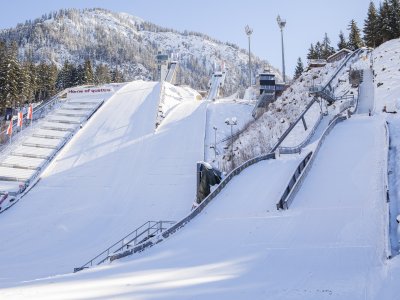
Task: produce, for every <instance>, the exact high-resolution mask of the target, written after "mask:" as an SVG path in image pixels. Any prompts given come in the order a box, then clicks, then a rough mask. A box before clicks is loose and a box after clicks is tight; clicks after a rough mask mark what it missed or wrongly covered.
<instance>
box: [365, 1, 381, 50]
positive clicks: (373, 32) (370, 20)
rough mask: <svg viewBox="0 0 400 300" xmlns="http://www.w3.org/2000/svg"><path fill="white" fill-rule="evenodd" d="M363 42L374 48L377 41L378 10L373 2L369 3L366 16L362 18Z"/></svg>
mask: <svg viewBox="0 0 400 300" xmlns="http://www.w3.org/2000/svg"><path fill="white" fill-rule="evenodd" d="M363 31H364V42H365V44H366V45H367V46H368V47H372V48H375V47H376V46H378V43H379V27H378V12H377V11H376V8H375V4H374V2H372V1H371V2H370V3H369V8H368V14H367V18H366V19H365V20H364V30H363Z"/></svg>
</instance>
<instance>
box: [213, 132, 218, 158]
mask: <svg viewBox="0 0 400 300" xmlns="http://www.w3.org/2000/svg"><path fill="white" fill-rule="evenodd" d="M213 129H214V159H216V158H217V129H218V128H217V127H216V126H213Z"/></svg>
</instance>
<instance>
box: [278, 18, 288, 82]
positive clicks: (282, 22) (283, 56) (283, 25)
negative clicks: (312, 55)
mask: <svg viewBox="0 0 400 300" xmlns="http://www.w3.org/2000/svg"><path fill="white" fill-rule="evenodd" d="M276 21H277V23H278V26H279V28H280V30H281V43H282V76H283V82H284V83H285V82H286V74H285V50H284V46H283V29H284V28H285V26H286V20H283V19H281V17H280V16H279V15H278V17H277V18H276Z"/></svg>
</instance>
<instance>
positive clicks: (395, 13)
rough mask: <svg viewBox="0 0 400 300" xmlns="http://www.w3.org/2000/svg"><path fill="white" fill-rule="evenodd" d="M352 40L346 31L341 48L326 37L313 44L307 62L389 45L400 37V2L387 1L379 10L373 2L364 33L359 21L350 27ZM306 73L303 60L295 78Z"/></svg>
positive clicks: (340, 41) (351, 23)
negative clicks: (388, 43) (340, 52)
mask: <svg viewBox="0 0 400 300" xmlns="http://www.w3.org/2000/svg"><path fill="white" fill-rule="evenodd" d="M347 30H348V37H347V38H346V37H345V35H344V33H343V31H342V30H341V31H340V33H339V40H338V43H337V48H336V49H335V47H333V46H332V45H331V40H330V38H329V37H328V34H327V33H325V35H324V37H323V39H322V41H317V42H316V43H313V44H311V46H310V48H309V49H308V53H307V59H327V58H328V57H329V56H331V55H332V54H333V53H335V52H336V51H337V50H341V49H344V48H346V49H349V50H353V51H354V50H357V49H359V48H361V47H364V46H367V47H371V48H376V47H378V46H379V45H381V44H383V43H384V42H386V41H389V40H391V39H396V38H399V37H400V1H399V0H384V1H383V2H381V3H380V4H379V7H378V8H376V6H375V4H374V2H372V1H370V3H369V7H368V12H367V17H366V18H365V20H364V27H363V30H362V33H363V36H362V35H361V29H360V28H359V27H358V25H357V22H356V21H355V20H351V21H350V22H349V24H348V26H347ZM303 70H304V65H303V62H302V61H301V58H298V60H297V66H296V70H295V74H294V78H298V77H299V76H300V75H301V73H302V72H303Z"/></svg>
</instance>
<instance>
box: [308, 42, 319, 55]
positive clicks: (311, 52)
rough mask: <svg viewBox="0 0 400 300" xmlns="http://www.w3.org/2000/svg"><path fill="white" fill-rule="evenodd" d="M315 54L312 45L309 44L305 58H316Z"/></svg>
mask: <svg viewBox="0 0 400 300" xmlns="http://www.w3.org/2000/svg"><path fill="white" fill-rule="evenodd" d="M316 58H317V54H316V52H315V48H314V45H313V44H311V46H310V48H309V49H308V54H307V59H316Z"/></svg>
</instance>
